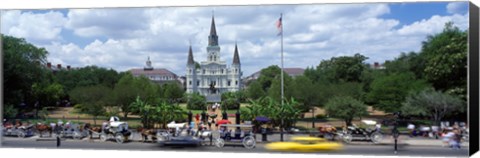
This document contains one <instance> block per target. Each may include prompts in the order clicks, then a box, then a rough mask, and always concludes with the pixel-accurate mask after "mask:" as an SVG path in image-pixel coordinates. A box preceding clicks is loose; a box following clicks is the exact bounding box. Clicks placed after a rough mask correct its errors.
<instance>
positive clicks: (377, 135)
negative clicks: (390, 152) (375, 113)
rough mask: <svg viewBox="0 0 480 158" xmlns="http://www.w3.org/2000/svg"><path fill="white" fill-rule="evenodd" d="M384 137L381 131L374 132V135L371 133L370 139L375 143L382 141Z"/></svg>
mask: <svg viewBox="0 0 480 158" xmlns="http://www.w3.org/2000/svg"><path fill="white" fill-rule="evenodd" d="M382 137H383V136H382V134H380V133H372V135H370V139H371V140H372V142H373V143H374V144H378V143H380V141H381V140H382Z"/></svg>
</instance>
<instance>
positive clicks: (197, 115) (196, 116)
mask: <svg viewBox="0 0 480 158" xmlns="http://www.w3.org/2000/svg"><path fill="white" fill-rule="evenodd" d="M195 119H196V120H197V121H199V120H200V114H198V113H197V114H196V115H195Z"/></svg>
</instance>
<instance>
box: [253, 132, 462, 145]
mask: <svg viewBox="0 0 480 158" xmlns="http://www.w3.org/2000/svg"><path fill="white" fill-rule="evenodd" d="M294 136H308V135H306V134H295V135H292V134H284V135H283V140H284V141H289V140H290V139H291V137H294ZM256 139H257V143H269V142H276V141H280V134H272V135H267V140H268V141H267V142H262V135H261V134H257V135H256ZM397 144H398V145H408V146H430V147H433V146H434V147H443V142H442V139H430V138H410V137H408V136H400V138H399V139H398V140H397ZM349 145H392V146H393V145H394V140H393V139H392V137H391V136H390V135H384V137H383V139H382V141H381V142H380V143H379V144H373V143H372V142H371V141H352V142H351V143H350V144H349ZM461 147H464V148H468V147H469V142H462V143H461Z"/></svg>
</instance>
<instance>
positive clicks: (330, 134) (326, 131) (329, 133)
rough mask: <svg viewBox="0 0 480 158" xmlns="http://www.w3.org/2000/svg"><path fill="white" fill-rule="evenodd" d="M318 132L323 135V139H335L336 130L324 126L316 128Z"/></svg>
mask: <svg viewBox="0 0 480 158" xmlns="http://www.w3.org/2000/svg"><path fill="white" fill-rule="evenodd" d="M318 131H319V132H320V133H321V134H323V137H324V138H326V139H329V140H333V139H334V138H335V134H336V133H337V128H335V127H333V126H330V125H326V126H320V127H318Z"/></svg>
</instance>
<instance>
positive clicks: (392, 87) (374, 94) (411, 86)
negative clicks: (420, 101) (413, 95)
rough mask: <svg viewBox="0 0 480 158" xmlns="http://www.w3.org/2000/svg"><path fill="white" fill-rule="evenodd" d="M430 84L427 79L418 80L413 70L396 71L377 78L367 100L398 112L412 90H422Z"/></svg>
mask: <svg viewBox="0 0 480 158" xmlns="http://www.w3.org/2000/svg"><path fill="white" fill-rule="evenodd" d="M428 86H429V85H428V84H427V83H426V81H423V80H417V79H416V78H415V75H414V74H413V73H411V72H408V71H407V72H403V73H395V74H391V75H387V76H384V77H380V78H377V79H375V80H374V81H373V83H372V84H371V91H370V92H369V93H368V94H367V100H368V102H369V103H373V107H374V108H377V109H380V110H383V111H386V112H397V111H399V110H400V108H401V105H402V103H403V102H404V101H405V99H406V97H407V95H408V94H409V93H410V92H412V91H414V92H415V91H420V90H422V89H424V88H425V87H428Z"/></svg>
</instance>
